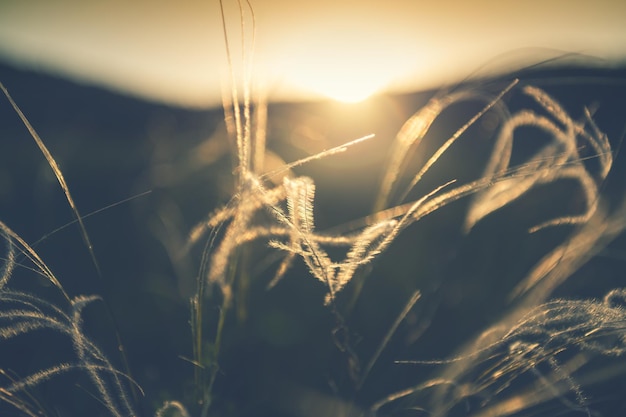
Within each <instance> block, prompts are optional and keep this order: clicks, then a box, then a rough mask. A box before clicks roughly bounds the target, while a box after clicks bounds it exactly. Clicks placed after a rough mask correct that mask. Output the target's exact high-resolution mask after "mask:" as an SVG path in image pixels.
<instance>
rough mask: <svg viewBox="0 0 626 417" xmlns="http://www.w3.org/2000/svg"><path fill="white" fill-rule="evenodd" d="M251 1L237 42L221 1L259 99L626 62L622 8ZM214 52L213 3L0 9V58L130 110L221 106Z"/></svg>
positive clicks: (443, 1) (235, 50) (110, 2)
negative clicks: (555, 64) (112, 98)
mask: <svg viewBox="0 0 626 417" xmlns="http://www.w3.org/2000/svg"><path fill="white" fill-rule="evenodd" d="M251 3H252V7H253V8H254V19H252V15H251V14H250V12H249V9H248V8H247V6H246V5H245V4H244V5H243V10H244V12H243V17H244V19H243V22H244V26H243V31H242V29H241V26H240V22H241V19H240V15H241V13H240V10H239V7H238V5H237V2H236V1H234V0H224V10H225V20H226V22H227V36H228V39H229V44H230V51H231V62H232V63H233V68H234V71H235V74H236V79H237V80H238V81H237V85H238V86H239V90H240V91H241V79H242V78H247V77H249V76H250V77H252V78H253V79H254V86H256V87H255V91H257V92H263V93H264V94H265V95H266V96H267V97H268V99H269V100H270V101H285V100H286V101H291V100H303V99H304V100H307V99H315V98H332V99H337V100H343V101H358V100H360V99H363V98H365V97H367V96H369V95H371V94H376V93H381V92H413V91H417V90H422V89H426V88H433V87H437V86H441V85H443V84H445V83H453V82H455V81H459V80H462V79H465V78H467V77H471V76H486V75H492V74H499V73H503V72H507V71H511V70H513V69H516V68H519V67H523V66H527V65H532V64H535V63H538V62H542V61H545V60H548V59H551V58H557V57H558V58H559V60H558V61H559V62H561V63H567V62H569V61H571V60H572V59H573V60H574V61H576V62H578V63H581V62H582V63H585V64H590V65H599V66H603V67H606V66H611V65H617V64H620V65H623V64H624V63H626V25H624V19H625V18H626V2H623V1H616V0H597V1H595V2H589V1H581V0H570V1H564V0H543V1H537V0H526V1H523V2H522V1H519V2H513V1H508V0H475V1H458V0H454V1H453V0H438V1H418V0H386V1H380V0H360V1H354V0H317V1H295V0H251ZM253 22H254V24H253ZM253 29H255V30H253ZM242 33H243V36H242ZM253 33H254V36H253ZM225 51H226V47H225V42H224V30H223V27H222V20H221V12H220V4H219V1H218V0H212V1H206V0H205V1H200V0H180V1H177V2H173V1H165V0H152V1H149V0H135V1H132V2H129V1H122V0H107V1H104V0H91V1H76V0H54V1H49V0H30V1H27V2H25V1H16V0H0V60H3V61H5V62H9V63H11V64H13V65H16V66H18V67H20V68H24V69H34V70H37V71H42V72H46V73H51V74H55V75H60V76H62V77H67V78H70V79H73V80H75V81H79V82H83V83H88V84H94V85H98V86H102V87H106V88H110V89H113V90H116V91H119V92H123V93H126V94H130V95H133V96H137V97H141V98H146V99H150V100H155V101H160V102H166V103H169V104H176V105H181V106H186V107H207V106H209V107H211V106H218V105H220V103H221V95H222V90H223V86H228V85H229V84H228V80H229V74H230V71H229V67H228V59H227V55H226V52H225ZM242 56H243V60H242ZM572 56H574V58H572ZM242 62H243V64H242Z"/></svg>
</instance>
